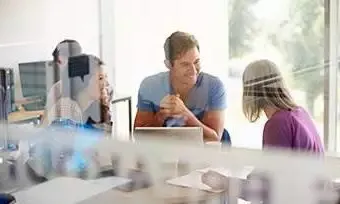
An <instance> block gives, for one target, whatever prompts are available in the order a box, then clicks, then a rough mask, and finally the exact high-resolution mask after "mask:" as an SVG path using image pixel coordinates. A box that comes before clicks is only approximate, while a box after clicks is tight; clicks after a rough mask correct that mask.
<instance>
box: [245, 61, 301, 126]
mask: <svg viewBox="0 0 340 204" xmlns="http://www.w3.org/2000/svg"><path fill="white" fill-rule="evenodd" d="M265 107H273V108H276V109H279V110H292V109H294V108H296V107H297V105H296V104H295V102H294V101H293V99H292V97H291V95H290V94H289V91H288V89H287V87H286V85H285V84H284V80H283V77H282V74H281V72H280V71H279V69H278V67H277V66H276V64H274V63H273V62H271V61H269V60H257V61H254V62H252V63H250V64H249V65H248V66H247V67H246V69H245V70H244V73H243V113H244V115H245V116H246V118H247V119H248V120H249V121H250V122H255V121H256V120H257V119H259V118H260V114H261V112H262V111H263V109H264V108H265Z"/></svg>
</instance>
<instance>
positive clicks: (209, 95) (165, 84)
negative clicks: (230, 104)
mask: <svg viewBox="0 0 340 204" xmlns="http://www.w3.org/2000/svg"><path fill="white" fill-rule="evenodd" d="M168 94H174V93H173V90H172V87H171V85H170V78H169V72H161V73H158V74H156V75H152V76H149V77H147V78H145V79H144V80H143V81H142V83H141V85H140V88H139V91H138V104H137V108H138V109H139V110H140V111H147V112H154V113H156V112H158V111H159V109H160V102H161V100H162V99H163V98H164V97H165V96H167V95H168ZM185 105H186V107H187V108H188V109H189V110H190V111H191V112H192V113H193V114H194V115H195V116H196V117H197V119H199V120H202V118H203V115H204V113H205V112H206V111H214V110H224V109H225V108H226V105H227V104H226V91H225V88H224V85H223V83H222V81H221V80H220V79H219V78H218V77H215V76H212V75H210V74H207V73H204V72H201V73H200V74H199V76H198V78H197V82H196V85H195V86H194V87H193V89H191V91H190V93H189V95H188V98H187V101H186V102H185ZM184 125H185V124H184V121H183V120H181V119H180V118H179V119H174V118H169V119H167V120H166V122H165V124H164V126H184Z"/></svg>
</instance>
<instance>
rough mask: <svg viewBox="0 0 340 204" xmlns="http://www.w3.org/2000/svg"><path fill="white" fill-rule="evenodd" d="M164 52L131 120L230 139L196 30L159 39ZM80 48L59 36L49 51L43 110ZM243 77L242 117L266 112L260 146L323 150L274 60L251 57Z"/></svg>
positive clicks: (219, 87)
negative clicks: (52, 70)
mask: <svg viewBox="0 0 340 204" xmlns="http://www.w3.org/2000/svg"><path fill="white" fill-rule="evenodd" d="M164 52H165V60H164V64H165V66H166V67H167V69H168V71H165V72H161V73H158V74H155V75H152V76H148V77H146V78H145V79H144V80H143V81H142V83H141V84H140V87H139V91H138V103H137V113H136V116H135V122H134V126H135V127H161V126H165V127H173V126H177V127H178V126H179V127H183V126H189V127H190V126H191V127H201V128H202V129H203V135H204V141H205V142H208V141H222V142H227V143H230V142H231V141H230V138H229V133H228V131H227V130H226V129H225V128H224V120H225V110H226V108H227V103H226V96H227V91H226V89H225V87H224V85H223V82H222V81H221V80H220V79H219V78H218V77H217V76H213V75H210V74H208V73H206V72H203V71H202V69H201V63H200V46H199V43H198V41H197V39H196V38H195V36H194V35H192V34H190V33H186V32H181V31H176V32H174V33H172V34H171V35H170V36H169V37H168V38H167V39H166V41H165V43H164ZM79 54H82V49H81V47H80V45H79V43H78V42H77V41H74V40H65V41H62V42H61V43H59V44H58V46H57V47H56V48H55V50H54V51H53V59H54V60H53V61H54V64H55V66H57V67H58V69H57V70H58V71H59V74H56V77H55V81H56V83H55V84H54V86H53V87H52V88H51V91H50V92H49V94H48V97H47V105H46V110H49V109H50V106H51V101H56V100H58V99H60V98H61V90H62V88H61V87H62V84H61V83H60V74H62V73H63V72H65V71H64V70H63V69H65V67H67V59H68V58H69V57H72V56H76V55H79ZM102 64H103V62H101V63H100V64H99V66H98V74H97V75H96V77H97V78H98V83H99V86H100V92H99V94H97V93H96V94H93V93H92V94H91V93H89V94H90V95H96V96H95V97H97V98H98V100H100V101H101V104H102V108H101V109H102V114H101V115H103V118H102V120H101V121H97V123H109V122H110V112H109V101H110V98H111V97H112V88H111V86H110V85H109V83H108V80H107V76H106V74H105V72H104V70H103V68H102V66H101V65H102ZM242 81H243V112H244V115H245V116H246V118H248V119H249V121H250V122H255V121H257V120H258V119H259V118H260V116H261V115H262V113H264V114H265V115H266V117H267V118H268V121H267V122H266V124H265V126H264V130H263V147H264V148H267V147H269V148H270V147H276V148H288V149H292V150H299V151H310V152H315V153H322V152H323V151H324V148H323V144H322V142H321V138H320V136H319V133H318V131H317V129H316V127H315V124H314V122H313V120H312V119H311V117H310V115H309V114H308V113H307V112H306V111H305V110H304V109H303V108H302V107H301V106H299V105H298V104H296V103H295V102H294V100H293V98H292V96H291V95H290V93H289V90H288V89H287V87H286V86H285V83H284V79H283V77H282V74H281V73H280V70H279V68H278V67H277V65H276V64H274V63H273V62H271V61H269V60H267V59H263V60H262V59H261V60H256V61H254V62H252V63H250V64H249V65H248V66H247V67H246V69H245V71H244V73H243V78H242ZM229 88H232V87H229ZM89 92H91V90H90V91H89ZM92 92H96V91H95V90H93V91H92ZM230 117H232V116H230ZM85 122H88V121H85Z"/></svg>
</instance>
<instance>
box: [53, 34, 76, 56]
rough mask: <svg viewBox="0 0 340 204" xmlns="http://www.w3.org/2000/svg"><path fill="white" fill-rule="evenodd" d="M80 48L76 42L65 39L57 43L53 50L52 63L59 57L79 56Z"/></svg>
mask: <svg viewBox="0 0 340 204" xmlns="http://www.w3.org/2000/svg"><path fill="white" fill-rule="evenodd" d="M81 53H82V48H81V46H80V44H79V43H78V42H77V41H76V40H71V39H65V40H63V41H61V42H59V43H58V45H57V47H56V48H55V49H54V50H53V53H52V56H53V61H57V60H58V57H59V56H65V57H73V56H77V55H80V54H81Z"/></svg>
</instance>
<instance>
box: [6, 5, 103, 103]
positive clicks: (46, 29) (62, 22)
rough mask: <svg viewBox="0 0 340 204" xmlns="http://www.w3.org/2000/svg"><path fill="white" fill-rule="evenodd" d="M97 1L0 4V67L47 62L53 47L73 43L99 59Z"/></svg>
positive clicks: (18, 91)
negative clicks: (65, 41)
mask: <svg viewBox="0 0 340 204" xmlns="http://www.w3.org/2000/svg"><path fill="white" fill-rule="evenodd" d="M98 29H99V25H98V0H58V1H55V0H0V67H2V66H6V67H13V68H14V70H15V77H16V98H21V97H22V94H21V87H20V84H19V82H20V80H19V73H18V69H17V65H18V63H20V62H30V61H40V60H51V59H52V55H51V54H52V51H53V49H54V47H55V46H56V44H57V43H58V42H59V41H61V40H63V39H65V38H71V39H76V40H77V41H79V42H80V44H81V45H82V47H83V50H84V51H85V52H86V53H90V54H95V55H99V37H98V36H99V31H98Z"/></svg>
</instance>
